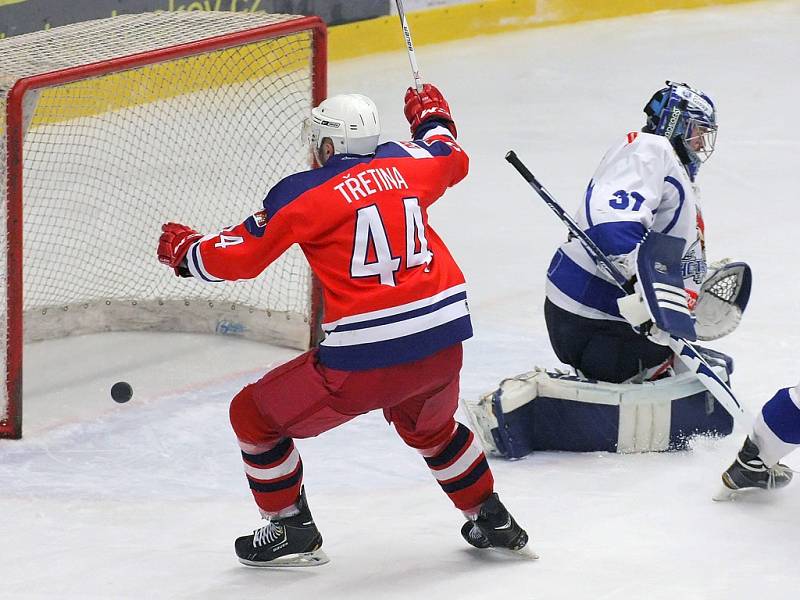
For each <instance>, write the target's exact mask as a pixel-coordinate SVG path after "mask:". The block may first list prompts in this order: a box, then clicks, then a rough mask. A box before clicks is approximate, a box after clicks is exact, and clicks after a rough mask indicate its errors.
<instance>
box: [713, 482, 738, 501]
mask: <svg viewBox="0 0 800 600" xmlns="http://www.w3.org/2000/svg"><path fill="white" fill-rule="evenodd" d="M741 493H742V490H732V489H731V488H729V487H728V486H727V485H724V484H723V485H721V486H720V488H719V490H718V491H717V493H716V494H714V495H713V496H711V499H712V500H713V501H714V502H730V501H731V500H734V499H735V498H736V495H737V494H741Z"/></svg>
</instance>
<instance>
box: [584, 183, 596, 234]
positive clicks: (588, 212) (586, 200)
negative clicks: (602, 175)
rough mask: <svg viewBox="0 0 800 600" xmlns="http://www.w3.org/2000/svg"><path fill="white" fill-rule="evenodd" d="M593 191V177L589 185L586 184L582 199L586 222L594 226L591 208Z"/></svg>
mask: <svg viewBox="0 0 800 600" xmlns="http://www.w3.org/2000/svg"><path fill="white" fill-rule="evenodd" d="M593 191H594V179H590V180H589V185H588V186H586V196H585V197H584V199H583V203H584V206H585V207H586V222H587V223H588V224H589V227H594V223H592V209H591V206H592V205H591V201H592V192H593Z"/></svg>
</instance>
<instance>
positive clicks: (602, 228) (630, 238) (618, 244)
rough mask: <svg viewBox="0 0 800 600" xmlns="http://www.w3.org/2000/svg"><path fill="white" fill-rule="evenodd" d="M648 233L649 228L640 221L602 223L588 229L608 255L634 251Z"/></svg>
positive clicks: (591, 236)
mask: <svg viewBox="0 0 800 600" xmlns="http://www.w3.org/2000/svg"><path fill="white" fill-rule="evenodd" d="M646 233H647V229H645V227H644V225H642V224H641V223H639V222H638V221H615V222H611V223H600V224H599V225H595V226H594V227H590V228H589V229H587V230H586V234H587V235H588V236H589V237H590V238H591V240H592V241H593V242H594V243H595V244H597V246H598V247H599V248H600V250H602V251H603V254H605V255H606V256H616V255H618V254H627V253H628V252H631V251H633V249H634V248H635V247H636V244H638V243H639V242H641V241H642V239H644V236H645V234H646Z"/></svg>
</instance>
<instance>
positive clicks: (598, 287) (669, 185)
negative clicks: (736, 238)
mask: <svg viewBox="0 0 800 600" xmlns="http://www.w3.org/2000/svg"><path fill="white" fill-rule="evenodd" d="M575 220H576V222H577V223H578V225H579V226H580V227H581V228H582V229H583V230H584V231H586V233H587V234H588V235H589V237H590V238H592V240H593V241H594V242H595V243H596V244H597V245H598V247H599V248H600V250H602V251H603V253H604V254H605V255H606V256H609V257H610V258H611V259H612V260H615V259H616V260H615V262H617V263H618V265H619V266H620V267H621V270H622V271H623V273H624V274H625V275H626V276H629V277H630V276H632V275H633V270H632V265H630V266H629V265H627V263H626V261H625V257H626V256H627V255H629V254H630V253H631V252H632V251H633V250H634V248H635V247H636V245H637V244H638V243H640V242H641V241H642V239H643V238H644V236H645V234H646V233H647V232H648V231H651V230H652V231H656V232H659V233H664V234H667V235H669V236H672V237H677V238H680V239H681V240H683V242H684V247H683V255H682V260H681V270H682V275H683V282H684V287H685V288H686V291H687V293H688V294H689V296H690V308H693V304H694V300H696V298H697V295H698V292H699V290H700V287H701V285H702V283H703V280H704V278H705V274H706V270H707V267H706V258H705V244H704V237H703V230H704V224H703V219H702V215H701V211H700V204H699V194H698V190H697V188H696V187H695V185H694V184H693V183H692V181H691V180H690V179H689V176H688V174H687V172H686V169H685V168H684V166H683V164H682V163H681V161H680V159H679V158H678V156H677V154H676V153H675V150H674V149H673V148H672V146H671V145H670V143H669V141H668V140H667V139H666V138H664V137H663V136H658V135H652V134H648V133H639V132H633V133H629V134H628V135H627V137H626V138H625V139H624V140H622V141H621V142H620V143H619V144H617V145H616V146H614V147H612V148H611V149H610V150H609V151H608V152H607V153H606V155H605V156H604V157H603V160H602V161H601V163H600V165H599V166H598V168H597V170H596V171H595V173H594V176H593V177H592V179H591V181H590V182H589V186H588V188H587V190H586V196H585V198H584V202H583V203H582V205H581V208H580V209H579V210H578V212H577V214H576V215H575ZM546 293H547V298H548V299H549V300H550V301H551V302H552V303H553V304H555V305H556V306H558V307H560V308H562V309H564V310H566V311H569V312H571V313H573V314H576V315H579V316H582V317H587V318H593V319H607V320H617V321H621V320H624V319H623V318H622V316H621V315H620V313H619V309H618V307H617V299H618V298H620V297H622V296H623V292H622V291H621V290H619V288H618V287H617V286H616V285H615V284H614V283H613V282H612V281H610V280H609V279H608V277H607V276H606V275H605V274H604V273H603V272H602V271H600V269H598V267H597V265H596V264H595V262H594V261H593V260H592V259H591V257H590V256H589V255H588V253H587V252H586V250H585V249H584V248H583V245H582V244H581V243H580V242H579V241H578V240H570V241H567V242H566V243H564V244H562V245H561V247H560V248H559V249H558V251H557V252H556V254H555V255H554V256H553V259H552V261H551V263H550V267H549V269H548V273H547V284H546Z"/></svg>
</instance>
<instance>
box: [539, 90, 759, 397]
mask: <svg viewBox="0 0 800 600" xmlns="http://www.w3.org/2000/svg"><path fill="white" fill-rule="evenodd" d="M644 112H645V114H646V115H647V122H646V124H645V126H644V128H643V129H642V131H641V132H633V133H629V134H628V135H627V136H626V137H625V139H623V140H622V141H620V142H619V143H618V144H616V145H615V146H613V147H612V148H611V149H610V150H609V151H608V152H607V153H606V155H605V156H604V158H603V160H602V162H601V163H600V165H599V166H598V168H597V170H596V171H595V173H594V175H593V177H592V179H591V181H590V182H589V186H588V188H587V190H586V197H585V201H584V203H583V206H582V208H581V210H580V211H579V212H578V214H577V215H576V221H577V223H578V225H579V226H580V227H581V228H582V229H584V231H586V233H587V234H588V235H589V237H590V238H591V239H592V241H594V242H595V244H597V246H598V247H599V248H600V249H601V250H602V251H603V253H604V254H606V256H608V257H609V258H611V259H612V260H613V261H614V262H615V263H616V265H617V266H618V268H619V269H620V271H621V272H622V273H623V274H624V275H625V276H626V277H628V278H629V279H631V280H638V282H639V283H638V285H637V286H636V291H635V293H634V294H632V295H631V296H629V297H628V298H626V299H623V296H624V293H623V292H622V291H620V290H619V288H617V286H615V285H614V284H613V282H612V281H611V280H610V279H609V278H608V276H607V275H606V274H605V273H604V272H603V271H602V270H601V269H599V268H598V267H597V265H596V264H595V263H594V261H593V260H592V259H591V258H590V257H589V255H588V254H587V252H586V250H585V249H584V247H583V246H582V244H581V243H580V242H579V241H578V240H569V241H567V242H566V243H564V244H562V245H561V247H560V248H559V249H558V251H557V252H556V253H555V255H554V257H553V259H552V261H551V263H550V267H549V269H548V273H547V286H546V296H547V297H546V300H545V308H544V312H545V320H546V323H547V330H548V333H549V336H550V341H551V344H552V347H553V350H554V351H555V353H556V356H558V358H559V360H561V361H562V362H563V363H565V364H568V365H570V366H572V367H574V368H575V370H576V371H577V372H578V373H579V374H581V375H582V376H584V377H586V378H588V379H597V380H600V381H607V382H612V383H622V382H628V381H633V382H641V381H645V380H652V379H656V378H658V377H660V376H662V375H664V374H665V373H666V372H667V371H668V370H669V369H670V368H671V366H672V363H673V356H672V352H671V350H670V349H669V348H668V347H666V346H665V345H664V344H660V343H659V341H663V339H662V340H660V339H659V335H658V331H659V329H664V330H667V331H669V332H670V333H674V334H676V335H679V336H682V337H685V338H687V339H689V340H695V339H701V340H713V339H717V338H719V337H722V336H723V335H726V334H727V333H730V332H731V331H733V330H734V329H735V328H736V326H737V325H738V323H739V320H740V318H741V314H742V312H743V311H744V308H745V307H746V305H747V300H748V297H749V293H750V269H749V268H748V267H747V265H746V264H744V263H721V264H719V265H716V266H715V269H714V270H713V271H712V272H710V273H709V270H708V268H707V265H706V253H705V242H704V229H705V225H704V222H703V218H702V213H701V209H700V198H699V193H698V189H697V186H696V182H695V179H696V177H697V173H698V170H699V168H700V165H701V164H702V163H703V162H704V161H705V160H706V159H707V158H708V157H709V156H710V155H711V154H712V152H713V150H714V143H715V139H716V133H717V121H716V109H715V107H714V103H713V102H712V100H711V98H709V97H708V96H707V95H705V94H704V93H702V92H699V91H697V90H694V89H692V88H691V87H689V86H687V85H686V84H679V83H672V82H667V87H665V88H663V89H661V90H659V91H658V92H656V93H655V95H654V96H653V97H652V98H651V100H650V101H649V102H648V103H647V105H646V106H645V108H644ZM652 234H661V236H662V237H663V238H666V237H667V236H669V238H671V239H672V240H675V241H674V242H669V241H666V242H665V241H660V242H658V243H654V244H653V247H651V248H646V250H648V252H647V256H646V257H645V256H640V255H639V249H640V245H642V241H643V240H646V239H647V238H650V239H655V237H656V236H654V235H652ZM666 246H669V248H668V249H667V248H666ZM662 252H667V253H668V254H669V256H668V257H666V258H664V255H662V254H661V253H662ZM664 260H668V261H669V262H668V263H666V265H665V262H664ZM648 263H649V264H648ZM664 267H668V268H669V270H670V271H671V277H670V278H668V280H665V279H664V278H663V277H662V275H664V274H663V273H659V271H663V270H664ZM643 268H644V271H645V272H647V274H646V275H644V277H643V275H642V269H643ZM676 273H677V277H676ZM643 278H644V279H647V281H646V282H645V281H642V279H643ZM654 278H655V279H654ZM646 283H648V284H649V285H644V284H646ZM653 286H655V287H653ZM657 297H658V298H657ZM648 323H653V324H654V325H655V326H654V327H652V328H649V324H648ZM630 325H634V326H636V327H637V328H639V329H640V330H644V331H645V332H646V333H648V335H641V334H640V332H639V331H634V330H633V329H632V328H631V326H630Z"/></svg>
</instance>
